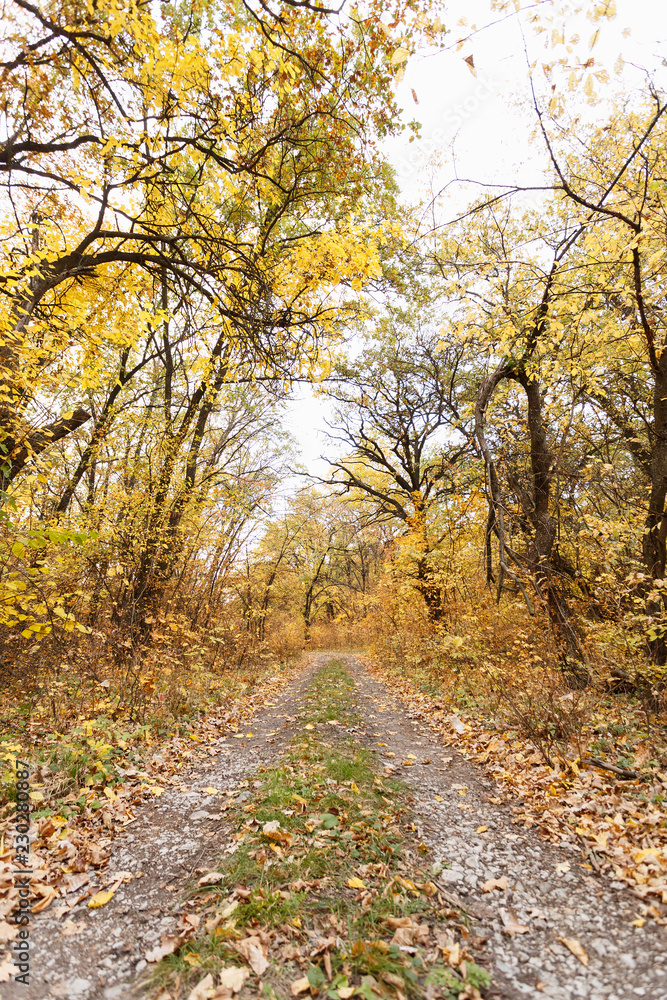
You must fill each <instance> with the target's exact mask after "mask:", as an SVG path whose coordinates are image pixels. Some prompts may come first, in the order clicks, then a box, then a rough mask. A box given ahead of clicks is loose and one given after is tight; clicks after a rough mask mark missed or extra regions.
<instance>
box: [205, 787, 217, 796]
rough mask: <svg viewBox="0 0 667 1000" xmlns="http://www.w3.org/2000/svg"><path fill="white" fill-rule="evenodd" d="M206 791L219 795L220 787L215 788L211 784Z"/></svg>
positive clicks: (208, 793) (209, 793)
mask: <svg viewBox="0 0 667 1000" xmlns="http://www.w3.org/2000/svg"><path fill="white" fill-rule="evenodd" d="M204 791H205V792H206V794H207V795H218V789H217V788H214V787H213V786H212V785H209V786H208V788H205V789H204Z"/></svg>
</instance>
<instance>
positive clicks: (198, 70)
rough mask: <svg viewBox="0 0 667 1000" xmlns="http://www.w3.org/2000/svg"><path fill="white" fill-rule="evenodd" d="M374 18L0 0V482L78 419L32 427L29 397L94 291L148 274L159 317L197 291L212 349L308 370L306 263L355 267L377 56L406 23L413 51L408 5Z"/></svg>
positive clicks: (315, 318) (371, 176) (196, 3)
mask: <svg viewBox="0 0 667 1000" xmlns="http://www.w3.org/2000/svg"><path fill="white" fill-rule="evenodd" d="M379 11H380V7H379V5H373V4H372V5H371V7H370V8H369V10H368V11H367V13H368V14H369V15H370V16H369V17H367V18H366V19H364V20H363V21H361V20H358V19H357V18H356V16H352V17H349V18H347V19H345V20H337V19H335V18H334V17H331V16H330V15H331V14H332V12H331V11H329V10H328V8H326V7H321V6H318V5H314V4H309V3H303V4H302V3H299V4H295V3H288V2H284V3H281V4H280V5H279V7H278V9H277V10H276V11H274V12H272V11H271V10H270V8H269V7H268V6H266V5H264V4H260V5H259V7H258V8H257V9H255V8H254V7H253V6H252V5H251V4H244V5H238V4H236V3H234V2H232V0H183V2H178V3H175V4H167V5H162V6H161V7H160V9H159V12H158V11H157V10H156V9H154V8H153V7H152V6H151V5H149V4H147V3H143V2H142V3H139V4H135V3H134V2H130V0H127V2H126V0H123V2H121V3H119V4H116V5H114V6H113V7H108V6H107V5H104V4H102V5H92V6H91V5H89V6H87V7H85V6H84V7H81V6H80V5H78V6H77V5H74V6H72V5H71V4H70V3H69V0H57V2H56V3H55V4H52V5H50V6H49V7H48V8H45V9H42V8H40V7H39V6H37V5H35V4H32V3H28V2H26V0H11V2H10V3H9V4H8V7H7V9H6V10H5V18H4V20H3V25H4V38H3V60H2V62H1V63H0V71H1V72H2V82H3V92H4V94H5V99H4V107H3V113H4V115H5V119H6V123H7V126H6V127H7V133H8V139H7V140H6V141H5V142H4V143H3V145H2V150H1V154H0V170H1V171H2V173H3V175H4V192H5V195H6V199H7V205H8V206H9V205H11V210H10V211H8V212H6V213H5V214H4V218H3V224H2V236H3V245H4V247H5V249H6V255H5V262H4V264H3V266H2V269H1V271H0V291H1V292H2V295H3V303H2V312H1V315H0V432H1V434H2V446H3V448H4V454H5V471H4V476H5V485H7V484H8V483H10V482H11V481H12V480H13V479H14V478H15V476H16V475H18V474H19V473H20V472H21V470H22V469H23V468H24V466H25V464H26V462H27V461H29V459H30V457H31V456H33V455H35V454H38V453H39V452H40V451H42V450H43V449H44V448H46V447H47V446H48V444H49V443H50V442H53V441H56V440H62V439H63V438H64V437H66V436H67V435H69V434H70V433H72V431H74V430H76V429H77V428H79V427H81V426H83V425H84V424H85V423H87V421H89V420H90V410H89V409H87V408H86V407H84V406H78V407H77V408H76V409H75V410H74V412H73V413H72V414H71V415H69V414H66V413H63V414H60V415H57V416H55V417H54V419H51V420H49V421H48V422H47V423H46V424H44V425H43V426H39V425H38V424H37V422H36V421H37V418H38V406H37V403H36V401H37V399H38V398H42V397H43V396H44V395H51V397H52V396H53V390H54V385H53V383H52V382H51V383H49V382H47V383H46V385H45V384H44V381H43V379H42V373H43V372H44V370H45V369H46V368H48V367H49V366H53V364H54V361H55V360H56V359H58V358H59V356H61V355H62V354H63V352H65V351H67V350H68V349H69V348H70V347H71V346H72V341H73V340H74V341H75V342H76V343H77V344H84V345H85V344H86V343H88V341H89V336H90V332H89V329H88V328H87V326H86V325H85V324H81V325H78V324H77V323H76V321H75V317H78V316H80V315H81V314H82V313H85V311H86V309H87V307H88V303H89V302H90V301H91V298H92V297H93V291H92V290H91V286H94V285H95V284H96V283H97V282H98V281H99V282H100V283H102V284H104V283H114V282H116V281H117V280H121V281H122V283H123V286H124V288H125V289H129V290H130V291H131V290H133V289H136V288H137V287H138V286H139V285H141V284H142V282H143V280H144V279H145V277H146V276H148V278H149V279H150V280H151V281H153V282H154V283H156V284H157V286H158V288H161V289H162V290H163V292H164V293H165V294H164V295H163V302H162V306H163V308H164V309H165V311H166V312H170V310H171V309H172V308H177V304H178V303H179V302H182V301H183V299H184V298H186V297H188V296H190V295H193V294H194V295H197V296H200V297H202V298H203V299H204V300H206V301H207V302H208V303H209V304H210V306H211V308H212V309H214V310H215V312H216V314H217V316H218V319H219V322H220V331H221V335H223V336H224V339H225V340H226V341H227V340H230V339H231V340H233V341H234V342H235V343H242V344H243V345H244V349H245V350H246V351H247V352H249V353H252V354H253V355H254V356H256V357H259V358H261V359H263V360H264V361H271V362H272V364H273V365H274V368H275V370H276V374H279V375H284V374H286V373H288V372H289V371H290V369H291V366H292V363H293V362H294V360H295V359H296V358H297V357H302V356H303V354H304V353H307V352H310V353H311V356H312V352H313V350H314V345H315V343H316V341H317V338H318V336H319V335H320V334H321V333H322V327H323V326H325V325H326V323H327V321H328V320H333V319H334V318H335V315H336V313H337V307H334V306H332V305H331V304H328V303H326V301H325V296H323V295H322V294H320V292H321V289H322V283H323V278H324V284H325V285H327V287H328V286H329V282H330V279H331V269H332V268H331V265H332V261H331V260H330V259H329V258H328V257H327V254H330V252H331V250H332V249H333V245H332V243H331V242H329V244H328V245H327V246H326V247H325V248H323V249H322V251H321V252H320V251H319V248H318V246H317V237H318V236H319V235H321V234H323V233H326V232H329V233H336V232H337V235H338V240H337V244H336V249H337V250H338V252H339V255H340V259H339V260H338V261H334V263H335V264H337V265H338V267H337V273H336V275H335V277H334V282H341V281H357V280H359V278H360V277H361V278H363V276H364V275H366V274H367V273H368V271H367V270H366V269H365V266H364V263H363V261H364V256H368V255H367V254H366V255H364V254H362V253H360V252H359V242H360V240H359V237H357V236H355V235H354V233H353V232H352V231H351V230H350V229H349V226H350V221H351V220H354V219H355V218H358V213H359V212H363V211H365V209H366V207H367V201H366V200H367V199H368V198H371V199H372V198H373V197H374V196H375V195H376V194H379V192H380V191H381V190H382V187H383V186H386V180H387V177H386V172H385V171H384V170H383V166H382V162H381V160H380V158H379V156H378V155H377V154H376V153H375V152H374V151H373V149H372V145H371V141H370V140H371V134H380V135H381V134H384V133H386V132H388V131H391V130H392V129H394V128H395V124H394V122H395V121H397V118H398V116H397V114H396V107H395V103H394V98H393V96H392V92H391V86H390V84H391V77H392V74H393V72H394V69H393V68H392V63H391V61H390V60H389V59H388V56H390V55H391V54H392V52H393V51H394V50H395V49H396V47H397V46H400V43H401V41H402V39H403V33H405V35H406V36H407V35H408V34H409V33H410V30H411V26H413V27H415V32H416V34H415V38H414V40H415V41H416V39H417V37H418V36H419V34H420V33H422V34H423V31H424V29H423V28H419V27H416V26H415V23H414V22H418V23H421V22H420V21H419V18H420V16H421V15H420V13H419V12H418V11H417V5H413V4H411V3H410V4H405V5H401V3H398V4H397V5H396V7H395V9H394V10H393V14H394V15H395V19H394V20H395V25H396V26H399V33H398V34H397V35H396V36H394V34H393V32H392V31H385V29H384V25H383V24H381V22H380V19H379V17H376V16H375V15H376V14H378V13H379ZM422 20H423V19H422ZM407 44H409V45H410V47H411V46H412V44H413V43H412V42H410V43H407ZM401 51H403V50H401ZM405 51H406V52H407V50H405ZM398 62H400V60H398ZM343 181H344V183H343ZM381 197H382V198H383V199H384V200H385V201H386V196H385V195H382V196H381ZM343 220H346V221H345V225H346V226H347V227H348V228H347V229H345V227H344V226H343V225H342V223H343ZM366 243H368V240H366ZM302 245H303V254H304V255H305V256H304V258H303V259H304V260H306V259H309V260H310V262H311V263H312V262H315V265H316V266H315V268H314V271H311V272H310V273H309V272H308V271H307V269H305V268H299V266H298V259H297V258H298V252H299V248H300V247H301V246H302ZM370 256H371V258H372V257H373V253H372V250H371V253H370ZM325 257H327V259H326V260H325ZM318 258H319V260H318ZM346 259H347V263H346ZM372 266H373V265H372V264H371V269H372ZM334 269H335V268H334ZM323 270H324V271H326V275H324V276H323V273H322V271H323ZM339 304H340V303H339ZM223 353H224V351H223ZM214 360H215V359H214Z"/></svg>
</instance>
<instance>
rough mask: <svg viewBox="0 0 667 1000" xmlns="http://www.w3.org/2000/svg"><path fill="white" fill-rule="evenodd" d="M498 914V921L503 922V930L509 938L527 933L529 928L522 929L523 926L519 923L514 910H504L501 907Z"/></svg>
mask: <svg viewBox="0 0 667 1000" xmlns="http://www.w3.org/2000/svg"><path fill="white" fill-rule="evenodd" d="M498 913H499V914H500V919H501V920H502V922H503V930H504V932H505V934H509V936H510V937H514V935H515V934H528V933H529V931H530V928H529V927H524V926H523V924H520V923H519V921H518V920H517V916H516V913H515V912H514V910H504V909H503V908H502V906H501V907H500V909H499V910H498Z"/></svg>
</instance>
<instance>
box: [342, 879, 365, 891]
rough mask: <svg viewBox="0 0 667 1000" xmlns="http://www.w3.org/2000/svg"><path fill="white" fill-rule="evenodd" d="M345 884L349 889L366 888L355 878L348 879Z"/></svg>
mask: <svg viewBox="0 0 667 1000" xmlns="http://www.w3.org/2000/svg"><path fill="white" fill-rule="evenodd" d="M347 884H348V885H349V887H350V889H365V888H366V886H365V885H364V883H363V882H362V881H361V879H360V878H356V876H355V877H354V878H349V879H348V880H347Z"/></svg>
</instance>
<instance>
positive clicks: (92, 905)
mask: <svg viewBox="0 0 667 1000" xmlns="http://www.w3.org/2000/svg"><path fill="white" fill-rule="evenodd" d="M113 894H114V890H113V889H102V891H101V892H96V893H95V895H94V896H91V898H90V899H89V900H88V907H89V909H91V910H97V909H99V907H100V906H106V905H107V903H108V902H109V900H110V899H111V898H112V897H113Z"/></svg>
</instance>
